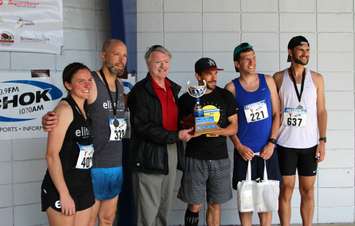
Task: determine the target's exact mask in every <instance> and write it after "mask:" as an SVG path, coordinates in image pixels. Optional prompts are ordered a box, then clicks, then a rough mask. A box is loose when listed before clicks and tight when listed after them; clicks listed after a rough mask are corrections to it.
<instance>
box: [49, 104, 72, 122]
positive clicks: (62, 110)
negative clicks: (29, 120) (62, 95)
mask: <svg viewBox="0 0 355 226" xmlns="http://www.w3.org/2000/svg"><path fill="white" fill-rule="evenodd" d="M54 112H55V113H56V114H57V115H58V118H59V119H61V118H69V119H72V118H73V109H72V108H71V107H70V105H69V103H68V102H66V101H63V100H62V101H60V102H59V103H58V105H57V106H56V107H55V109H54Z"/></svg>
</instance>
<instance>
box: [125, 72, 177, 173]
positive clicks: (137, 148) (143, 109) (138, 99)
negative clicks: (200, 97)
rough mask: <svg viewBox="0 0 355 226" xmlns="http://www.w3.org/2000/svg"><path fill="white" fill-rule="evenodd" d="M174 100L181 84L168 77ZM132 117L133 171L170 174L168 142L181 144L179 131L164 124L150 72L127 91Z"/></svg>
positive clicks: (131, 146)
mask: <svg viewBox="0 0 355 226" xmlns="http://www.w3.org/2000/svg"><path fill="white" fill-rule="evenodd" d="M169 81H170V83H171V88H172V91H173V95H174V98H175V100H176V101H177V100H178V93H179V91H180V89H181V87H180V86H179V85H177V84H176V83H174V82H172V81H171V80H169ZM128 107H129V109H130V118H131V128H132V130H131V141H130V153H129V158H130V163H129V164H130V167H131V169H132V170H134V171H139V172H144V173H151V174H168V173H169V167H168V153H167V144H173V143H177V144H178V151H179V149H181V148H182V143H181V142H180V141H179V138H178V133H177V132H169V131H167V130H165V129H164V128H163V125H162V123H163V120H162V109H161V105H160V101H159V98H158V96H157V95H156V94H155V92H154V90H153V87H152V83H151V78H150V75H149V74H148V75H147V77H145V78H144V79H143V80H141V81H139V82H138V83H137V84H136V85H135V86H134V87H133V88H132V90H131V92H130V93H129V95H128Z"/></svg>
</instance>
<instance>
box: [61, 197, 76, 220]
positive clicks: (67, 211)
mask: <svg viewBox="0 0 355 226" xmlns="http://www.w3.org/2000/svg"><path fill="white" fill-rule="evenodd" d="M60 205H61V208H62V214H64V215H66V216H71V215H74V214H75V203H74V200H73V199H72V197H71V196H70V194H65V195H61V196H60Z"/></svg>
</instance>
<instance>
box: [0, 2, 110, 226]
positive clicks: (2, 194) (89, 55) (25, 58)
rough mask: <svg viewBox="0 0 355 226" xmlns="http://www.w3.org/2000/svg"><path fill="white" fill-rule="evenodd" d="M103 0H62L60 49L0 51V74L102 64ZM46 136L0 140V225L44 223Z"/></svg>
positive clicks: (105, 31)
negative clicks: (56, 51)
mask: <svg viewBox="0 0 355 226" xmlns="http://www.w3.org/2000/svg"><path fill="white" fill-rule="evenodd" d="M107 2H108V1H107V0H64V48H63V52H62V55H51V54H37V53H21V52H18V53H15V52H11V53H10V52H0V59H1V60H0V76H3V75H5V74H6V73H7V72H10V71H25V72H29V71H30V70H31V69H33V68H43V69H50V70H51V76H61V70H63V68H64V67H65V66H66V65H67V64H68V63H71V62H73V61H79V62H83V63H85V64H86V65H88V66H89V67H90V68H92V69H96V68H98V67H99V66H100V64H101V63H100V61H99V57H98V51H100V49H101V45H102V42H103V40H104V39H106V38H107V37H109V35H110V34H109V29H110V28H109V16H108V15H109V14H108V13H107V10H106V9H107V8H108V6H107ZM45 141H46V140H45V139H21V140H19V139H14V140H6V141H0V156H1V157H0V221H1V222H0V225H1V226H12V225H14V226H30V225H31V226H32V225H47V217H46V215H45V214H43V213H42V212H40V186H41V182H42V179H43V176H44V173H45V169H46V162H45V160H44V154H45V143H46V142H45Z"/></svg>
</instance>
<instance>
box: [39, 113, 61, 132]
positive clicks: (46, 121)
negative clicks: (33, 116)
mask: <svg viewBox="0 0 355 226" xmlns="http://www.w3.org/2000/svg"><path fill="white" fill-rule="evenodd" d="M57 125H58V116H57V115H56V113H55V112H54V111H50V112H48V113H47V114H45V115H44V116H43V117H42V127H43V130H44V131H46V132H50V131H52V129H53V128H54V127H56V126H57Z"/></svg>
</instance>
